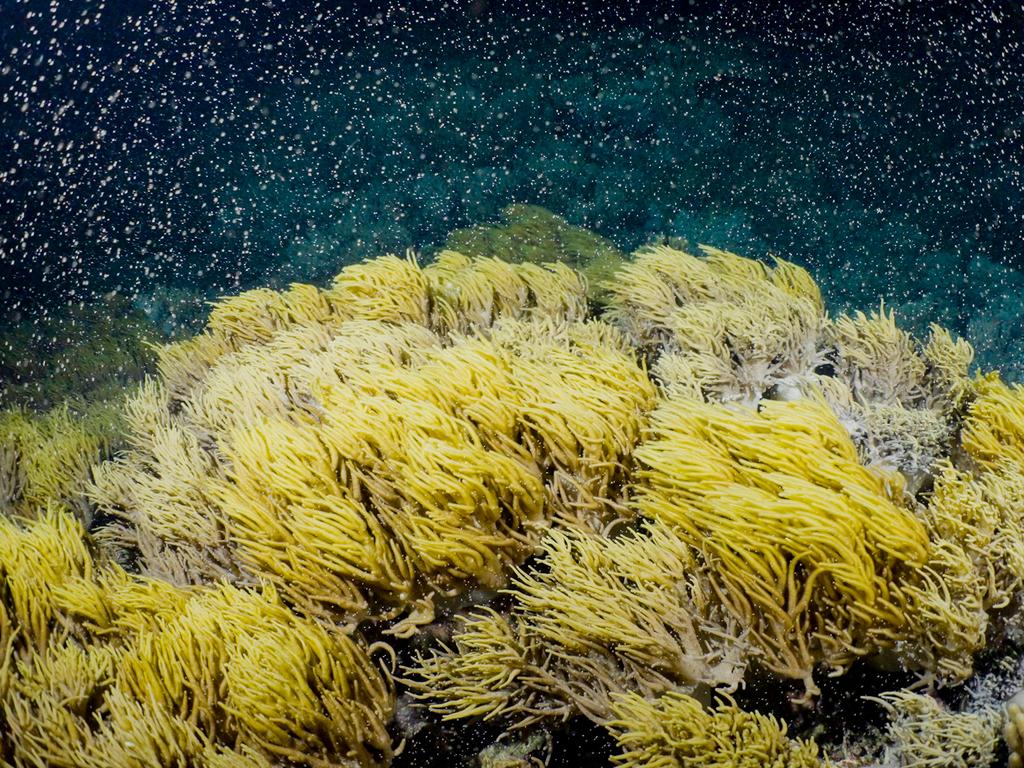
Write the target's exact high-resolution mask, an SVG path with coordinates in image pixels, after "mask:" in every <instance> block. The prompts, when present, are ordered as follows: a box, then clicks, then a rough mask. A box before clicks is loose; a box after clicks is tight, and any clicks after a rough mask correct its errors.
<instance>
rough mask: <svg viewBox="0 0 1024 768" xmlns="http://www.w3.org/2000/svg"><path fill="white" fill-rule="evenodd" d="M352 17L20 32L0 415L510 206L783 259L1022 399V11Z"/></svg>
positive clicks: (1, 238)
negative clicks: (248, 300) (279, 295)
mask: <svg viewBox="0 0 1024 768" xmlns="http://www.w3.org/2000/svg"><path fill="white" fill-rule="evenodd" d="M335 5H336V4H332V3H304V2H249V1H245V2H239V1H237V0H235V1H228V2H223V1H220V0H218V1H217V2H196V3H141V2H138V3H136V2H116V3H111V2H89V1H84V0H83V1H82V2H74V3H69V2H60V3H51V2H49V1H48V0H45V1H42V0H41V1H36V0H27V1H17V2H16V1H15V0H7V2H4V4H3V7H2V14H3V24H2V25H0V50H2V56H3V59H2V63H0V90H2V93H3V97H2V100H0V127H2V130H0V269H2V272H3V275H4V280H3V285H2V286H0V291H2V294H0V295H2V297H3V300H2V302H0V328H2V329H3V332H2V337H3V340H2V341H0V381H2V382H3V394H2V395H0V397H3V398H4V400H5V401H6V402H7V404H10V403H12V402H36V404H37V405H46V404H52V402H54V401H55V400H59V398H60V397H61V396H63V395H65V394H67V393H68V392H69V391H78V392H81V391H82V388H83V387H89V386H92V385H91V384H85V383H83V382H84V381H86V380H88V379H90V378H97V379H103V378H104V377H108V378H109V377H110V376H115V377H121V378H124V377H125V376H127V377H129V378H132V377H137V376H138V374H139V372H140V370H141V369H142V368H144V366H145V364H146V352H145V350H144V349H141V348H140V349H138V350H136V349H135V346H137V345H133V343H132V342H131V341H130V340H132V339H138V338H140V336H141V337H144V338H150V337H152V338H162V337H166V336H168V335H174V334H176V333H181V332H188V331H192V330H195V329H196V328H197V327H198V326H199V325H200V324H201V322H202V318H203V317H204V315H205V312H206V308H205V304H204V302H205V301H206V300H208V299H211V298H214V297H216V296H219V295H223V294H227V293H234V292H237V291H238V290H240V289H245V288H250V287H254V286H258V285H277V286H282V285H286V284H287V283H288V282H289V281H292V280H303V281H312V282H317V281H323V280H324V279H326V278H328V277H329V276H331V275H333V274H335V273H336V272H337V271H338V269H339V268H340V267H342V266H344V265H346V264H351V263H355V262H357V261H359V260H361V259H363V258H366V257H371V256H376V255H380V254H384V253H402V252H404V251H405V250H406V249H408V248H415V249H417V251H419V252H421V253H423V254H425V255H427V256H429V254H430V253H431V252H432V251H433V250H435V249H436V248H437V247H439V246H441V245H442V244H444V242H445V240H446V238H447V237H448V235H449V233H450V232H451V231H452V230H454V229H456V228H459V227H465V226H467V225H471V224H479V223H485V222H500V221H502V213H501V212H502V210H503V209H504V208H505V207H506V206H508V205H511V204H515V203H525V204H533V205H538V206H543V207H544V208H546V209H548V210H549V211H551V212H552V213H554V214H556V215H559V216H561V217H564V218H565V219H566V220H567V221H568V222H570V223H572V224H575V225H579V226H582V227H585V228H587V229H589V230H592V231H594V232H596V233H599V234H600V235H602V236H603V237H605V238H607V239H609V240H610V241H611V242H612V243H613V244H614V245H615V246H617V247H618V248H620V249H622V250H624V251H630V250H633V249H634V248H636V247H638V246H640V245H642V244H644V243H646V242H650V241H667V240H668V239H670V238H678V239H680V240H681V241H686V242H690V243H695V242H708V243H713V244H715V245H717V246H719V247H723V248H731V249H734V250H736V251H737V252H739V253H743V254H744V255H747V256H751V257H761V256H765V255H766V254H769V253H772V254H777V255H779V256H781V257H783V258H786V259H790V260H792V261H795V262H796V263H798V264H801V265H804V266H806V267H807V268H809V269H810V271H811V273H812V274H813V275H814V277H815V278H816V279H817V280H818V281H819V282H820V283H821V284H822V286H823V288H824V293H825V295H826V296H827V297H828V301H829V302H830V308H831V309H833V310H842V309H848V308H857V309H864V310H870V309H873V308H877V305H878V302H879V301H880V300H884V301H885V303H886V306H888V307H892V308H895V309H896V310H897V313H898V317H899V319H900V322H901V324H903V325H904V326H906V327H907V328H908V329H911V330H915V331H922V330H923V329H924V328H925V327H926V323H927V322H928V321H935V322H939V323H942V324H944V325H946V326H947V327H948V328H950V329H951V330H952V331H954V332H955V333H958V334H961V335H963V336H965V337H966V338H968V339H969V340H970V341H971V343H972V344H974V346H975V349H976V352H977V360H978V361H979V362H980V363H982V364H983V365H984V366H985V367H989V368H991V367H998V368H999V369H1000V370H1001V371H1002V372H1003V375H1004V376H1005V377H1006V378H1008V379H1017V378H1019V377H1020V376H1021V375H1022V373H1024V351H1022V348H1021V339H1022V331H1021V327H1022V323H1021V320H1022V317H1024V314H1022V313H1024V307H1022V301H1024V299H1022V298H1021V297H1022V295H1024V277H1022V274H1021V270H1022V269H1024V257H1022V255H1021V254H1022V253H1024V228H1022V226H1021V225H1022V216H1024V213H1022V209H1024V194H1022V188H1024V181H1022V179H1021V175H1020V166H1021V160H1022V154H1024V149H1022V147H1024V143H1022V141H1021V132H1022V130H1024V123H1022V118H1021V115H1022V114H1024V86H1022V82H1024V80H1022V74H1024V72H1022V70H1024V56H1022V53H1021V48H1020V45H1021V35H1022V26H1024V22H1022V13H1021V10H1020V8H1019V6H1018V5H1017V4H1014V3H1009V2H1006V3H1003V2H975V3H952V2H950V3H914V2H909V3H906V2H899V3H893V2H878V3H874V2H873V3H849V4H846V3H843V4H832V3H824V4H818V5H815V4H810V5H805V4H784V3H770V4H762V3H738V4H733V3H730V4H720V3H711V2H702V1H694V2H686V3H655V4H647V3H644V4H640V5H637V4H631V3H582V2H569V3H554V4H551V3H540V2H532V1H526V2H511V1H509V2H493V1H490V2H489V1H488V0H476V1H475V2H420V3H417V2H410V3H396V2H388V3H355V4H344V6H345V7H344V8H337V7H334V6H335ZM129 316H130V320H127V321H125V322H120V321H119V322H114V321H113V319H112V318H113V317H119V318H124V317H129ZM57 374H59V375H57ZM62 376H63V378H61V377H62ZM44 382H45V383H44ZM72 382H74V383H72ZM43 390H46V391H43Z"/></svg>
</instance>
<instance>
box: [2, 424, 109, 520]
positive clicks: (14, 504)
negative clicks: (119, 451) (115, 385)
mask: <svg viewBox="0 0 1024 768" xmlns="http://www.w3.org/2000/svg"><path fill="white" fill-rule="evenodd" d="M116 408H117V406H116V405H113V404H111V405H106V404H100V405H93V406H90V407H88V408H86V410H85V411H84V412H83V413H77V414H75V413H72V411H71V410H70V409H69V408H68V406H67V405H64V406H61V407H58V408H55V409H53V410H52V411H50V412H48V413H45V414H41V415H32V414H29V413H27V412H25V411H20V410H13V411H7V412H4V413H0V514H7V515H11V514H18V515H21V516H25V517H35V516H36V515H37V514H38V513H39V512H40V511H41V510H44V509H46V507H47V505H49V504H63V505H67V506H68V507H69V508H71V509H73V510H74V511H75V512H76V514H78V516H79V517H80V518H82V519H83V520H84V521H85V522H86V523H87V524H88V523H89V522H90V521H91V516H92V509H91V506H90V505H89V504H88V503H87V501H86V499H85V495H84V491H85V486H86V483H87V482H88V481H89V479H90V474H91V467H92V465H93V464H95V463H96V462H98V461H100V460H101V459H102V458H104V457H105V456H106V455H107V454H108V452H109V450H110V446H111V442H112V441H113V440H114V438H115V436H116V432H117V429H118V426H119V415H118V414H117V413H116Z"/></svg>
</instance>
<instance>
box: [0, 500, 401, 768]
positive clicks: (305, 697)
mask: <svg viewBox="0 0 1024 768" xmlns="http://www.w3.org/2000/svg"><path fill="white" fill-rule="evenodd" d="M0 574H2V577H3V583H4V593H3V600H2V601H0V648H4V650H5V660H4V663H3V665H2V666H0V696H2V705H0V721H2V725H3V727H2V728H0V734H2V735H0V756H2V757H3V758H4V759H5V760H10V761H11V762H12V763H13V764H14V765H40V764H47V765H76V766H96V768H99V767H100V766H111V765H151V766H162V765H172V764H191V765H208V766H227V765H247V766H270V765H274V764H276V763H277V762H278V761H279V760H291V761H303V762H304V763H305V764H307V765H312V764H315V765H323V766H327V765H339V766H341V765H353V764H357V765H366V766H369V765H376V764H383V763H386V762H387V761H388V760H389V758H390V754H391V743H390V740H389V737H388V734H387V732H386V731H385V729H384V724H385V723H386V722H387V720H388V719H389V718H390V714H391V711H392V706H393V700H392V693H391V688H390V684H389V682H388V680H387V679H386V678H385V677H384V675H383V674H382V673H381V671H379V670H378V669H377V668H376V667H375V666H374V664H373V663H372V662H371V661H370V659H369V657H368V656H367V654H366V651H365V650H364V649H363V648H362V647H361V646H360V644H359V643H358V642H357V641H355V640H353V639H352V638H350V637H348V636H346V635H344V634H342V633H339V632H338V631H337V630H333V629H329V628H327V627H324V626H323V625H319V624H316V623H313V622H311V621H308V620H304V619H301V618H299V617H297V616H296V615H295V614H293V613H292V612H291V611H289V610H288V609H287V608H285V606H284V605H283V604H282V603H281V602H280V600H279V599H278V598H277V596H276V594H275V593H274V591H273V589H271V588H269V587H268V588H264V589H263V590H261V591H255V592H248V591H240V590H237V589H234V588H232V587H229V586H226V585H224V586H219V587H213V588H210V589H207V590H198V591H197V590H189V589H182V588H179V587H175V586H173V585H171V584H169V583H167V582H163V581H154V580H147V579H138V578H135V577H132V576H130V575H129V574H127V573H125V572H124V571H123V570H122V569H120V568H119V567H118V566H116V565H112V564H104V563H102V562H97V561H94V559H93V556H92V554H91V553H90V551H89V547H88V545H87V542H86V540H85V538H84V532H83V530H82V529H81V527H80V525H79V524H77V523H76V522H75V521H74V520H73V519H72V518H71V517H70V516H69V515H67V514H66V513H64V512H61V511H59V510H56V509H52V510H50V511H49V512H47V513H46V514H44V515H42V516H40V517H39V518H38V519H37V520H36V521H34V522H31V523H25V524H21V523H16V522H12V521H8V520H6V519H5V518H0Z"/></svg>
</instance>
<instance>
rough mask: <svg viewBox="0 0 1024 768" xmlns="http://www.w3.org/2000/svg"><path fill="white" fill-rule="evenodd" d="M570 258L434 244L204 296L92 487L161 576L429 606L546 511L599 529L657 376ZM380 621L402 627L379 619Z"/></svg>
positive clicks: (318, 609)
mask: <svg viewBox="0 0 1024 768" xmlns="http://www.w3.org/2000/svg"><path fill="white" fill-rule="evenodd" d="M585 314H586V307H585V303H584V299H583V282H582V281H581V279H580V278H579V277H578V276H577V275H576V273H574V272H572V271H571V270H569V269H568V268H567V267H565V266H562V265H558V264H553V265H549V266H540V265H535V264H530V263H524V264H517V265H513V264H508V263H506V262H503V261H500V260H497V259H490V258H486V259H470V258H468V257H465V256H462V255H460V254H457V253H454V252H443V253H441V254H440V256H439V258H438V260H437V261H436V262H434V263H433V264H431V265H430V266H428V267H427V268H425V269H420V268H419V267H418V266H417V265H416V264H415V263H414V262H412V261H404V260H401V259H397V258H390V259H380V260H377V261H373V262H368V263H367V264H365V265H360V266H355V267H349V268H347V269H346V270H344V271H343V272H342V273H341V274H340V275H339V276H338V277H337V278H336V279H335V281H334V283H333V285H332V287H331V288H330V289H329V290H326V291H321V290H319V289H317V288H315V287H313V286H307V285H298V284H296V285H293V286H292V287H291V288H290V289H289V290H288V291H285V292H283V293H277V292H274V291H269V290H260V291H250V292H248V293H245V294H242V295H240V296H238V297H234V298H231V299H227V300H225V301H222V302H220V303H218V304H217V305H216V306H215V307H214V308H213V310H212V312H211V314H210V321H209V324H208V329H207V331H206V332H205V333H204V334H203V335H201V336H198V337H196V338H194V339H191V340H188V341H185V342H182V343H179V344H176V345H172V346H169V347H166V348H165V349H164V350H163V351H162V352H161V357H160V361H159V368H160V372H161V378H160V380H159V381H154V382H151V383H149V384H147V385H146V386H145V387H143V388H142V389H141V390H140V392H139V394H138V395H136V396H135V397H134V398H133V399H132V400H131V401H130V402H129V404H128V406H127V413H128V418H127V422H128V430H129V441H130V443H131V446H132V449H131V450H130V451H128V452H127V453H125V454H124V455H122V456H121V457H119V458H118V459H117V460H115V461H113V462H109V463H106V464H104V465H102V466H100V467H98V468H97V469H96V472H95V475H96V477H95V482H94V483H93V484H92V487H91V496H92V498H93V500H94V501H95V503H96V504H97V506H98V507H99V509H101V510H102V511H104V513H106V514H108V515H111V516H113V517H115V518H116V519H118V520H119V521H120V524H118V525H115V526H112V527H111V528H110V529H108V530H107V531H105V532H104V535H103V537H104V539H105V540H106V541H108V542H111V543H114V544H119V545H122V546H125V547H127V548H128V549H130V550H131V551H133V552H135V553H137V555H138V557H139V562H140V566H141V568H142V570H143V572H145V573H148V574H151V575H156V576H160V577H163V578H167V579H169V580H171V581H173V582H175V583H194V582H212V581H215V580H217V579H220V578H227V579H229V580H231V581H233V582H235V583H238V584H246V583H253V582H254V581H255V580H258V579H269V580H270V581H271V582H272V583H274V584H275V585H276V586H277V588H278V589H279V590H280V592H281V594H282V596H283V597H284V598H285V599H286V600H288V601H289V602H290V603H291V604H292V605H294V606H296V607H298V608H300V609H301V610H302V611H304V612H306V613H310V614H312V615H320V614H325V615H326V614H331V613H333V614H335V616H336V618H343V619H351V620H358V619H360V618H363V617H365V616H368V615H375V616H388V615H397V614H398V613H401V612H402V611H405V610H406V609H407V608H408V607H409V606H410V604H412V603H413V602H416V603H417V609H416V611H414V614H413V615H412V616H411V617H410V618H412V619H414V620H415V621H421V620H427V619H429V617H430V615H431V607H430V606H431V601H432V598H433V596H434V595H435V594H450V593H453V592H456V591H459V590H460V589H462V585H464V584H465V583H467V582H468V583H474V584H475V583H482V584H487V585H489V586H492V587H497V586H500V585H501V584H502V583H503V579H504V573H505V570H506V568H507V566H508V565H509V564H511V563H515V562H518V561H521V560H522V559H523V558H524V557H525V556H526V555H527V554H528V553H529V552H530V550H531V548H532V546H533V544H534V543H535V542H536V540H537V539H538V538H539V536H540V534H541V532H542V530H543V528H544V527H545V525H546V524H547V522H548V521H550V520H551V519H552V518H559V519H562V520H566V521H573V522H575V523H577V524H580V525H590V526H593V527H600V526H601V525H602V524H603V523H604V522H606V521H607V519H608V518H609V517H616V516H618V515H619V514H620V509H621V504H619V505H617V504H616V501H615V495H616V493H617V492H618V488H619V487H620V486H621V485H622V484H623V481H624V479H625V464H626V462H628V460H629V456H630V453H631V451H632V448H633V446H634V445H635V444H636V442H638V440H639V435H640V427H641V419H642V417H643V414H644V413H645V411H646V410H647V409H648V408H649V407H651V405H652V404H653V398H654V389H653V386H652V385H651V383H650V382H649V381H648V380H647V377H646V376H645V374H644V372H643V371H642V369H641V368H640V367H639V366H638V365H637V364H636V362H635V360H634V359H633V357H632V355H631V354H630V352H629V350H628V347H627V345H626V344H625V342H624V340H623V339H622V338H621V337H620V335H619V334H618V333H617V332H616V331H615V330H614V329H613V328H611V327H609V326H606V325H603V324H601V323H599V322H590V323H587V322H583V320H584V317H585ZM395 631H396V632H399V631H404V630H399V629H397V628H396V629H395Z"/></svg>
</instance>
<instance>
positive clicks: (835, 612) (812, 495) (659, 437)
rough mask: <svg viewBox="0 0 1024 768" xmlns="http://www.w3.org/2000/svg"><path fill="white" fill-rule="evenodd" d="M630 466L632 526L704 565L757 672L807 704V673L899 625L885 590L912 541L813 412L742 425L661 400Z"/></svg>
mask: <svg viewBox="0 0 1024 768" xmlns="http://www.w3.org/2000/svg"><path fill="white" fill-rule="evenodd" d="M636 456H637V458H638V459H639V460H640V462H641V464H642V465H643V469H642V470H641V471H640V473H639V481H640V487H639V489H638V509H639V511H640V513H641V514H643V515H644V516H646V517H650V518H653V519H657V520H662V521H664V522H666V523H668V524H670V525H672V526H673V527H675V528H676V529H677V530H678V531H679V532H680V533H681V535H682V536H683V538H684V539H685V540H686V541H688V542H690V543H691V544H692V545H693V546H694V547H695V548H697V549H698V550H699V551H700V552H701V553H702V554H703V556H704V559H705V561H706V562H707V565H708V567H709V569H710V571H711V573H712V575H713V579H714V583H715V586H716V589H717V590H718V596H719V598H720V599H721V600H722V601H723V602H724V603H725V605H727V606H728V607H729V608H730V610H731V611H733V613H734V614H735V615H736V616H738V617H739V618H740V620H741V622H742V624H743V625H744V626H748V627H750V629H751V634H752V637H753V638H754V639H755V641H756V643H757V644H758V645H759V646H760V647H761V648H762V650H763V651H764V652H765V654H766V656H765V663H766V664H767V666H768V667H769V668H771V669H773V670H775V671H777V672H780V673H782V674H785V675H791V676H794V677H799V678H802V679H803V680H804V681H805V683H806V684H807V687H808V690H809V691H813V690H815V687H814V684H813V681H812V679H811V672H812V669H813V667H814V664H815V663H816V662H817V661H825V662H827V663H829V664H832V665H835V666H841V665H844V664H847V663H849V661H850V659H851V658H852V657H853V656H856V655H858V654H860V653H863V652H865V651H866V650H868V649H869V648H870V647H871V646H872V644H873V640H872V636H874V635H875V633H876V632H877V631H878V630H879V628H881V627H895V626H899V625H901V624H902V623H903V621H904V618H903V616H902V614H901V611H900V608H899V605H898V604H897V603H896V602H895V601H894V595H893V583H894V581H895V580H896V578H897V573H898V572H899V571H900V569H902V568H916V567H920V566H921V565H923V564H924V563H925V562H926V560H927V558H928V553H929V548H928V539H927V536H926V532H925V529H924V527H923V526H922V525H921V524H920V523H919V522H918V521H917V520H916V519H915V518H914V517H913V515H911V514H910V513H909V512H907V511H906V510H904V509H902V508H900V507H899V506H898V505H897V504H896V503H895V502H894V501H893V498H894V496H895V494H896V493H898V492H899V487H898V484H897V485H896V487H894V486H893V483H894V482H895V478H893V477H883V476H880V475H877V474H874V473H872V472H870V471H869V470H867V469H865V468H864V467H863V466H861V464H860V462H859V460H858V457H857V452H856V449H855V448H854V446H853V444H852V443H851V442H850V439H849V436H848V435H847V433H846V432H845V430H843V428H842V426H841V425H840V424H839V423H838V421H837V420H836V419H835V417H834V416H833V415H832V413H831V411H830V410H829V409H828V408H827V407H826V406H825V405H824V404H823V403H820V402H815V401H801V402H794V403H764V404H763V408H762V410H761V411H760V412H759V413H748V412H736V411H730V410H728V409H727V408H725V407H723V406H719V405H709V404H704V403H699V402H694V401H692V400H685V399H677V400H672V401H669V402H667V403H666V404H665V405H663V406H662V407H661V408H660V409H659V410H658V411H656V413H655V415H654V418H653V423H652V427H651V435H650V438H649V439H648V440H647V442H646V443H645V444H644V445H642V446H641V447H640V448H639V449H638V450H637V452H636Z"/></svg>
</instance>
